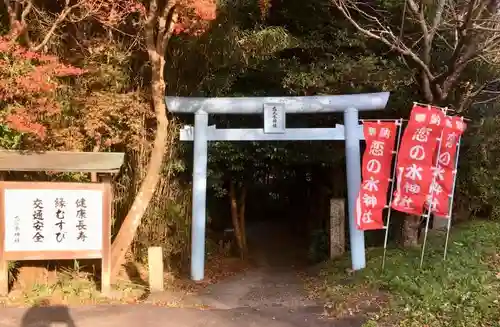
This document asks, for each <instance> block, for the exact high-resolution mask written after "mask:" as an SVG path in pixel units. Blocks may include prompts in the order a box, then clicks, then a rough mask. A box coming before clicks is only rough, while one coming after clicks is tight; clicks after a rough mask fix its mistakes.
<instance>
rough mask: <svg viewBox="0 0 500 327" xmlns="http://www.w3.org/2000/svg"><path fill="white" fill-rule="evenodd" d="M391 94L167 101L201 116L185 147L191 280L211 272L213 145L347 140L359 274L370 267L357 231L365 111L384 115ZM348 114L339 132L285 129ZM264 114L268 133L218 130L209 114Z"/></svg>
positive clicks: (187, 130) (185, 134) (184, 136)
mask: <svg viewBox="0 0 500 327" xmlns="http://www.w3.org/2000/svg"><path fill="white" fill-rule="evenodd" d="M388 99H389V92H380V93H363V94H350V95H325V96H299V97H231V98H198V97H193V98H191V97H189V98H186V97H170V96H167V97H165V102H166V104H167V107H168V110H169V111H170V112H172V113H192V114H194V115H195V122H194V128H193V127H192V126H186V127H184V128H183V129H182V130H181V132H180V140H181V141H194V162H193V204H192V205H193V208H192V213H193V221H192V229H191V279H193V280H202V279H203V278H204V269H205V225H206V196H207V155H208V153H207V152H208V151H207V150H208V142H209V141H272V140H279V141H285V140H293V141H298V140H345V151H346V166H347V167H346V168H347V197H348V212H349V234H350V245H351V262H352V269H353V270H360V269H363V268H364V267H365V265H366V259H365V238H364V232H363V231H360V230H358V229H357V228H356V220H355V219H356V217H355V207H356V198H357V196H358V192H359V187H360V184H361V154H360V147H359V141H360V140H363V139H364V136H363V130H362V126H361V125H359V124H358V122H359V115H358V113H359V111H371V110H382V109H384V108H385V106H386V104H387V101H388ZM325 112H343V113H344V126H343V125H337V126H336V127H335V128H289V129H287V128H286V127H285V119H286V114H300V113H325ZM262 113H263V114H264V128H263V129H216V128H215V126H208V115H209V114H262Z"/></svg>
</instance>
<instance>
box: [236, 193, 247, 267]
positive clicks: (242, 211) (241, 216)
mask: <svg viewBox="0 0 500 327" xmlns="http://www.w3.org/2000/svg"><path fill="white" fill-rule="evenodd" d="M246 198H247V189H246V187H245V184H243V185H242V186H241V194H240V203H239V205H240V210H239V219H238V221H239V222H240V231H241V241H242V242H241V243H242V245H243V248H242V252H243V257H244V258H246V257H247V255H248V246H247V229H246V223H245V218H246V217H245V207H246Z"/></svg>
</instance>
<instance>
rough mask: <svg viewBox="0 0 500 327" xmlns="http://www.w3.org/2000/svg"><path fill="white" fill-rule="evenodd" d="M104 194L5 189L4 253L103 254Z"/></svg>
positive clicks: (85, 191)
mask: <svg viewBox="0 0 500 327" xmlns="http://www.w3.org/2000/svg"><path fill="white" fill-rule="evenodd" d="M18 185H19V184H18ZM45 185H47V184H45ZM103 192H104V191H103V190H92V189H77V190H75V189H46V188H44V189H36V188H18V187H16V188H8V187H6V188H4V189H3V203H4V208H3V220H4V228H3V233H4V235H3V236H4V237H3V242H4V244H3V245H4V246H3V251H4V252H6V253H7V252H30V251H36V252H41V251H92V250H94V251H100V250H102V248H103V204H104V203H103Z"/></svg>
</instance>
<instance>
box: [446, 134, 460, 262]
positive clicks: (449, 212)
mask: <svg viewBox="0 0 500 327" xmlns="http://www.w3.org/2000/svg"><path fill="white" fill-rule="evenodd" d="M461 142H462V135H460V137H459V138H458V142H457V156H456V158H455V169H454V170H453V174H454V176H453V188H452V189H451V194H450V197H451V199H450V208H449V209H448V216H447V218H448V225H447V228H446V241H445V243H444V253H443V260H446V254H447V252H448V240H449V238H450V229H451V214H452V213H453V200H454V198H455V187H456V185H457V174H458V158H459V156H460V144H461Z"/></svg>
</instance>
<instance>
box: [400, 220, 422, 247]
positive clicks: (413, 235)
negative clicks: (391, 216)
mask: <svg viewBox="0 0 500 327" xmlns="http://www.w3.org/2000/svg"><path fill="white" fill-rule="evenodd" d="M419 226H420V216H415V215H411V216H407V217H406V218H405V220H404V223H403V246H404V247H418V230H419Z"/></svg>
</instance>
